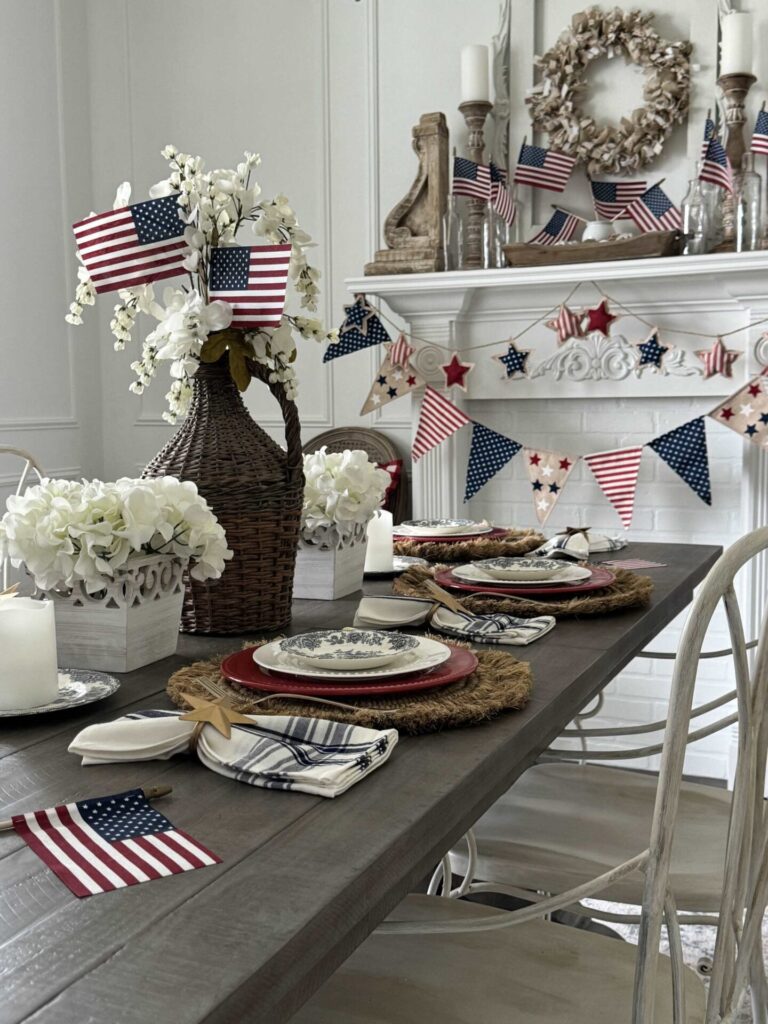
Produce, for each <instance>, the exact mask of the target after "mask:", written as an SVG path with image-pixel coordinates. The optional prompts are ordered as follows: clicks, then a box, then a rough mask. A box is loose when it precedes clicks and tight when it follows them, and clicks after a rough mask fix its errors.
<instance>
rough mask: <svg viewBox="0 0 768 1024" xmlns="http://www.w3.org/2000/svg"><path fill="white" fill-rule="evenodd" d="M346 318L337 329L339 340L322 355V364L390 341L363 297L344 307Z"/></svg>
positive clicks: (381, 324)
mask: <svg viewBox="0 0 768 1024" xmlns="http://www.w3.org/2000/svg"><path fill="white" fill-rule="evenodd" d="M344 312H345V313H346V317H345V318H344V323H343V324H342V325H341V327H340V328H339V340H338V341H335V342H334V343H333V344H332V345H329V346H328V348H327V349H326V350H325V353H324V354H323V362H324V363H329V362H330V361H331V360H332V359H338V358H339V356H346V355H349V353H350V352H358V351H359V350H360V349H363V348H369V347H370V346H371V345H380V344H381V342H382V341H390V340H391V339H390V337H389V335H388V334H387V330H386V328H385V327H384V324H383V323H382V322H381V320H379V318H378V316H377V315H376V312H375V311H374V310H373V309H371V307H370V306H369V305H368V303H367V302H366V301H365V299H364V298H363V296H359V297H358V298H357V299H355V301H354V302H353V303H352V304H351V305H350V306H345V307H344Z"/></svg>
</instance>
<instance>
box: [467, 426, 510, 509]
mask: <svg viewBox="0 0 768 1024" xmlns="http://www.w3.org/2000/svg"><path fill="white" fill-rule="evenodd" d="M521 448H522V445H521V444H518V443H517V441H513V440H512V439H511V438H509V437H504V435H503V434H497V433H496V431H495V430H490V429H489V428H488V427H484V426H483V425H482V424H481V423H474V424H473V425H472V445H471V447H470V451H469V462H468V463H467V485H466V488H465V492H464V501H469V499H470V498H471V497H473V495H475V494H477V492H478V491H479V490H480V488H481V487H483V486H485V484H487V483H488V481H489V480H490V479H491V477H493V476H495V475H496V474H497V473H498V472H499V470H500V469H502V468H503V467H504V466H506V464H507V463H508V462H509V460H510V459H511V458H513V457H514V456H515V455H517V453H518V452H519V451H520V449H521Z"/></svg>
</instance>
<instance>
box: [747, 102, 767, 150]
mask: <svg viewBox="0 0 768 1024" xmlns="http://www.w3.org/2000/svg"><path fill="white" fill-rule="evenodd" d="M749 148H750V149H751V150H752V152H753V153H768V110H765V109H763V110H760V111H759V112H758V115H757V120H756V121H755V127H754V129H753V131H752V141H751V143H750V145H749Z"/></svg>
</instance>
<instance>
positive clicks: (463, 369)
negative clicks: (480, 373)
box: [440, 352, 475, 391]
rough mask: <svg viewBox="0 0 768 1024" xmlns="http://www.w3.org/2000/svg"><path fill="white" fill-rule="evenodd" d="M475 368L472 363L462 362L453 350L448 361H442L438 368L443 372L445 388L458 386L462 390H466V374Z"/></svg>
mask: <svg viewBox="0 0 768 1024" xmlns="http://www.w3.org/2000/svg"><path fill="white" fill-rule="evenodd" d="M474 368H475V364H474V363H462V361H461V360H460V359H459V357H458V356H457V355H456V353H455V352H454V353H453V355H452V356H451V361H450V362H449V363H444V364H443V365H442V366H441V367H440V369H441V370H442V371H443V373H444V374H445V386H446V387H447V388H452V387H454V386H455V387H459V388H461V390H462V391H466V390H467V382H466V379H465V378H466V376H467V374H469V373H471V372H472V371H473V370H474Z"/></svg>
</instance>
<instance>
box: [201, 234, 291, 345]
mask: <svg viewBox="0 0 768 1024" xmlns="http://www.w3.org/2000/svg"><path fill="white" fill-rule="evenodd" d="M290 264H291V245H290V243H289V244H287V245H250V246H249V245H233V246H227V247H219V248H216V249H213V250H211V267H210V277H209V281H208V298H209V299H210V300H211V301H213V300H214V299H220V300H222V301H224V302H228V303H229V304H230V306H231V307H232V324H231V326H232V327H239V328H241V329H243V330H247V329H249V328H251V329H252V328H259V327H279V326H280V321H281V320H282V316H283V309H284V308H285V291H286V288H287V287H288V269H289V267H290Z"/></svg>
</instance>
